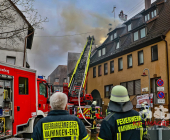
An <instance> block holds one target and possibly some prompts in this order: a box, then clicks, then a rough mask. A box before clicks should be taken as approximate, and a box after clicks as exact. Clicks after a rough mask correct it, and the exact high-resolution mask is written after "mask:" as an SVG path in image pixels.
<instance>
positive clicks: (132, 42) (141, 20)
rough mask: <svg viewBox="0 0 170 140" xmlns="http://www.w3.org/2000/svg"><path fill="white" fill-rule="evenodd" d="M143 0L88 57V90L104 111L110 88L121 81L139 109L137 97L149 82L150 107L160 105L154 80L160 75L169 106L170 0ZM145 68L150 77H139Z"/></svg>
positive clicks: (166, 106) (169, 107)
mask: <svg viewBox="0 0 170 140" xmlns="http://www.w3.org/2000/svg"><path fill="white" fill-rule="evenodd" d="M145 2H146V4H145V9H144V10H142V11H141V12H140V13H138V14H137V15H135V16H134V17H132V18H131V19H129V20H128V21H126V22H124V23H123V24H122V25H121V26H119V27H117V28H115V29H114V30H112V31H110V32H109V33H108V37H107V39H106V40H105V41H104V43H103V44H102V45H101V46H99V47H98V48H97V51H96V53H95V54H94V55H93V56H92V57H91V63H90V68H89V76H88V83H87V91H88V93H91V94H92V96H93V98H94V99H95V100H97V101H98V102H99V105H101V106H102V107H103V113H104V112H105V109H106V108H107V105H108V102H109V98H110V92H111V89H112V87H113V86H115V85H120V84H121V85H123V86H125V87H127V89H128V93H129V96H130V99H131V101H132V102H133V105H134V109H136V110H138V108H136V96H138V95H141V94H145V93H148V92H142V89H143V88H145V89H147V88H146V87H149V81H150V83H151V84H150V88H151V93H153V97H154V99H153V100H154V101H153V108H155V107H157V106H159V105H160V104H159V103H158V98H157V93H158V92H157V84H156V81H157V79H160V78H161V79H163V80H164V85H163V86H164V88H165V89H164V93H165V104H164V107H165V108H168V109H170V104H169V102H170V90H169V87H170V77H169V74H170V24H169V23H170V8H169V7H170V0H166V1H164V0H157V1H155V2H154V3H152V4H151V0H145ZM145 68H148V69H149V71H150V79H149V80H148V76H147V77H142V76H141V75H142V73H143V70H144V69H145ZM145 72H146V74H147V75H148V73H147V71H145ZM153 108H152V111H154V109H153ZM153 113H154V112H153Z"/></svg>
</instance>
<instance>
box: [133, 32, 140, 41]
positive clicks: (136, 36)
mask: <svg viewBox="0 0 170 140" xmlns="http://www.w3.org/2000/svg"><path fill="white" fill-rule="evenodd" d="M138 39H139V36H138V31H137V32H135V33H134V41H136V40H138Z"/></svg>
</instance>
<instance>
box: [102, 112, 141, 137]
mask: <svg viewBox="0 0 170 140" xmlns="http://www.w3.org/2000/svg"><path fill="white" fill-rule="evenodd" d="M101 125H102V127H101V129H100V134H99V137H100V138H102V139H104V140H140V131H139V129H140V128H142V122H141V117H140V116H139V113H138V112H137V111H135V110H130V111H127V112H111V113H110V114H109V115H108V116H107V117H106V118H105V119H104V120H103V121H102V124H101ZM106 134H107V135H106ZM102 139H101V140H102ZM99 140H100V139H99Z"/></svg>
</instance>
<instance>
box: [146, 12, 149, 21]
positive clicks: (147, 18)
mask: <svg viewBox="0 0 170 140" xmlns="http://www.w3.org/2000/svg"><path fill="white" fill-rule="evenodd" d="M148 20H150V14H149V13H148V14H147V15H145V22H146V21H148Z"/></svg>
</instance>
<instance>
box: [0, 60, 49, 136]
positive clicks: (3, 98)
mask: <svg viewBox="0 0 170 140" xmlns="http://www.w3.org/2000/svg"><path fill="white" fill-rule="evenodd" d="M36 82H37V83H36ZM49 88H51V87H50V86H49V85H48V84H47V82H46V81H45V80H43V79H36V71H35V70H32V69H27V68H23V67H19V66H14V65H10V64H7V63H4V62H0V139H5V138H6V137H9V136H16V135H18V134H21V133H32V132H33V126H34V125H35V124H36V123H37V122H38V120H39V119H40V118H42V117H45V116H46V114H47V112H48V111H49V109H50V107H49V94H48V93H49V92H48V91H49Z"/></svg>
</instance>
